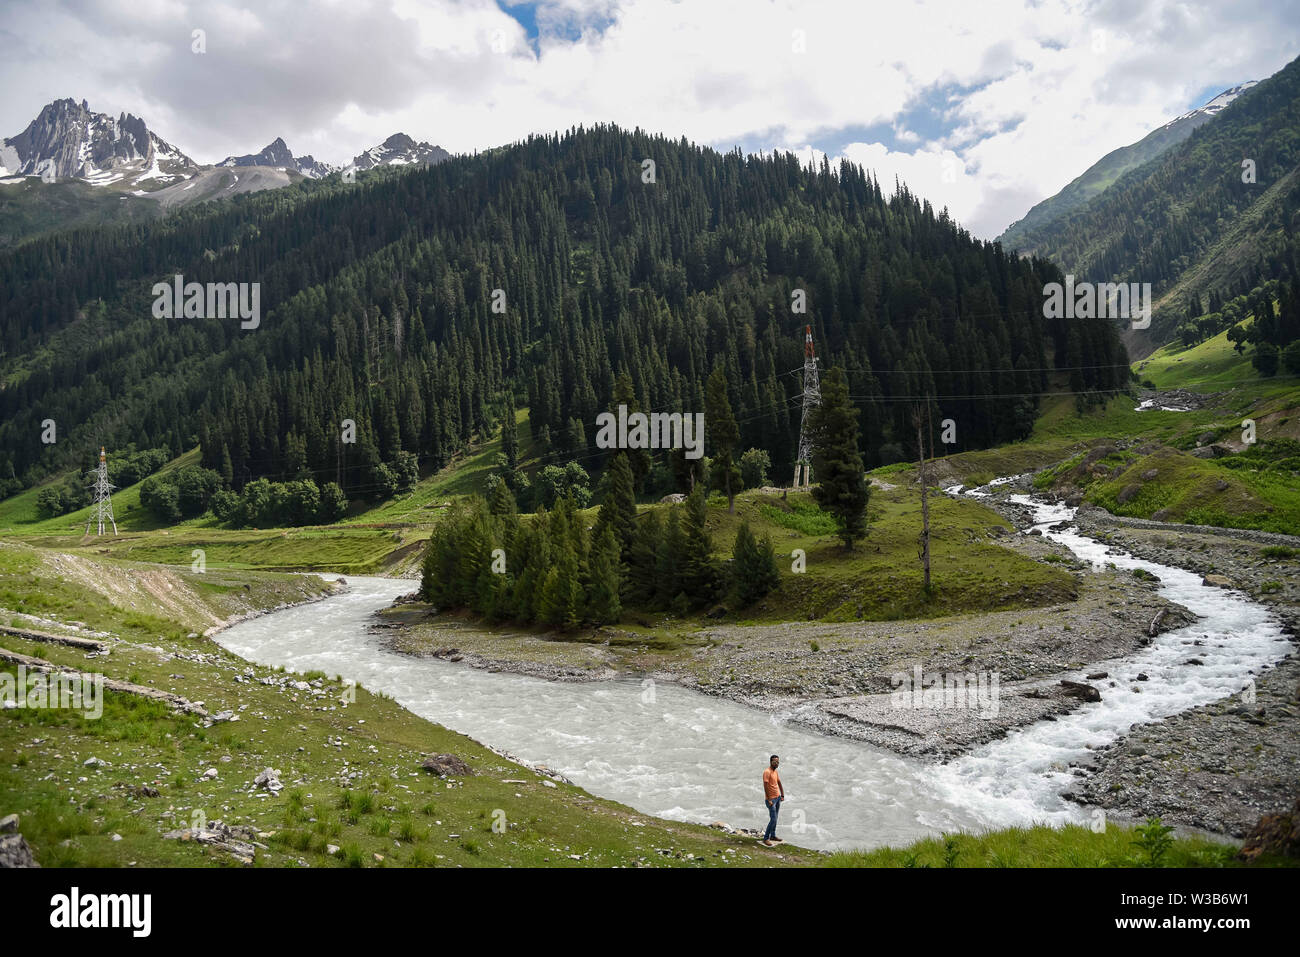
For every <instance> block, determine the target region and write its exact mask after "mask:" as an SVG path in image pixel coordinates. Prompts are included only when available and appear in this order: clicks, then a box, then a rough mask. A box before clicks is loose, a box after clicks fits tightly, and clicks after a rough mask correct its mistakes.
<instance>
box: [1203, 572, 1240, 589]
mask: <svg viewBox="0 0 1300 957" xmlns="http://www.w3.org/2000/svg"><path fill="white" fill-rule="evenodd" d="M1201 584H1202V585H1212V586H1214V587H1215V588H1231V587H1233V586H1232V579H1230V578H1228V577H1227V576H1225V575H1206V576H1205V577H1204V578H1202V579H1201Z"/></svg>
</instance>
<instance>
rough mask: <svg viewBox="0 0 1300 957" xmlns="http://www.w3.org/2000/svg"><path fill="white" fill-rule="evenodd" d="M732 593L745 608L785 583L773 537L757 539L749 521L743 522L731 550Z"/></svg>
mask: <svg viewBox="0 0 1300 957" xmlns="http://www.w3.org/2000/svg"><path fill="white" fill-rule="evenodd" d="M731 579H732V581H731V585H732V594H733V595H734V596H735V599H736V601H737V602H738V603H739V605H740V606H741V607H744V606H745V605H749V604H752V603H753V602H756V601H758V599H760V598H762V597H763V596H764V595H766V594H767V593H768V592H770V591H772V589H774V588H776V587H778V586H779V585H780V584H781V573H780V571H779V570H778V569H777V566H776V553H775V551H774V550H773V548H772V542H771V540H770V539H768V538H766V537H764V539H763V541H762V542H758V541H755V539H754V533H753V532H751V531H750V529H749V522H741V523H740V530H739V531H738V532H737V533H736V542H735V544H734V545H733V546H732V549H731Z"/></svg>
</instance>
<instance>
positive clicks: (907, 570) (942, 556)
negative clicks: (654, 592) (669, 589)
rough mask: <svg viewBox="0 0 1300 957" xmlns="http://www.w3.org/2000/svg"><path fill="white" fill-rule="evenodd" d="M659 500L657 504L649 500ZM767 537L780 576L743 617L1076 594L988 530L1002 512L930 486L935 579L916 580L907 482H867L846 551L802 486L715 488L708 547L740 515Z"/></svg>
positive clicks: (911, 493)
mask: <svg viewBox="0 0 1300 957" xmlns="http://www.w3.org/2000/svg"><path fill="white" fill-rule="evenodd" d="M656 507H662V506H656ZM742 521H748V522H749V525H750V529H751V531H753V533H754V534H755V535H756V536H758V537H759V538H762V537H764V536H767V537H769V538H770V539H771V540H772V544H773V546H774V548H775V550H776V552H777V556H778V567H780V569H781V571H782V576H781V585H780V587H779V588H777V590H776V591H774V592H772V593H771V594H769V595H768V596H767V597H766V598H764V599H763V600H762V601H760V602H758V603H757V604H756V605H755V606H751V607H749V608H745V609H741V610H738V612H737V614H738V615H740V616H742V617H743V619H744V620H745V621H748V622H765V621H802V620H810V619H817V620H821V621H852V620H895V619H900V618H932V617H939V616H943V615H951V614H958V613H964V612H972V611H991V610H994V609H1003V608H1015V607H1025V606H1028V605H1035V606H1038V605H1045V604H1051V603H1054V602H1058V601H1063V600H1066V599H1068V598H1070V597H1073V594H1074V579H1073V577H1072V576H1071V575H1070V574H1069V573H1068V572H1066V571H1064V570H1062V569H1058V568H1053V567H1051V566H1050V565H1048V564H1045V563H1042V562H1037V561H1034V560H1032V559H1029V558H1026V557H1025V556H1023V555H1020V554H1018V553H1016V552H1013V551H1010V550H1009V549H1006V548H1003V547H1002V546H1000V545H998V544H996V543H995V542H994V541H993V540H992V538H993V537H994V536H995V535H996V534H997V533H998V532H999V531H1001V532H1006V531H1009V530H1010V528H1009V526H1008V525H1007V524H1006V522H1005V521H1004V520H1003V519H1002V518H1001V517H1000V516H998V515H997V513H995V512H992V511H990V510H989V509H987V508H985V507H984V506H982V505H980V504H979V503H978V502H976V501H974V500H970V499H966V500H959V499H952V498H949V497H948V496H945V495H941V494H933V495H931V496H930V528H931V560H932V564H933V589H932V592H931V594H930V595H929V596H927V595H926V594H925V593H924V592H923V589H922V573H921V566H920V563H919V561H918V560H917V557H916V541H917V536H918V535H919V534H920V531H921V499H920V494H919V492H918V491H916V490H915V489H913V488H910V487H905V486H903V485H899V486H898V487H896V488H893V489H882V488H879V487H877V488H873V489H872V490H871V503H870V506H869V508H868V526H869V527H868V533H867V537H866V539H865V540H863V541H861V542H859V543H858V544H857V545H856V546H855V548H854V550H853V551H852V552H846V551H845V550H844V548H843V546H842V544H841V543H840V541H839V539H838V537H837V536H836V534H835V530H834V523H833V521H831V519H830V516H829V515H828V514H826V513H824V512H822V511H821V510H820V509H819V508H818V507H817V505H816V504H815V503H814V502H813V501H812V497H811V495H809V494H808V493H805V492H799V493H793V492H792V493H789V495H788V496H787V498H786V499H784V500H783V499H782V498H781V497H780V496H779V495H762V494H760V493H758V492H745V493H742V494H741V495H740V496H739V497H738V498H737V500H736V514H735V515H729V514H728V513H727V508H726V501H725V499H723V498H722V497H721V496H714V497H713V498H712V499H710V502H709V510H708V527H709V530H710V532H711V534H712V535H713V543H714V552H715V554H716V555H718V557H720V558H727V557H729V556H730V554H731V547H732V544H733V542H734V541H735V535H736V532H737V531H738V530H739V527H740V523H741V522H742ZM795 549H802V550H803V551H804V553H805V556H806V571H804V572H803V573H799V574H795V573H792V558H791V555H792V552H793V551H794V550H795Z"/></svg>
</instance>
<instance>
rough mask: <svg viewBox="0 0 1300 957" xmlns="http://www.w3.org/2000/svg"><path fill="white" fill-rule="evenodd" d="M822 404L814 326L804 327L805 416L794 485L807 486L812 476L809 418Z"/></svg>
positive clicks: (801, 427) (800, 423)
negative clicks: (814, 342)
mask: <svg viewBox="0 0 1300 957" xmlns="http://www.w3.org/2000/svg"><path fill="white" fill-rule="evenodd" d="M821 404H822V390H821V384H820V383H819V381H818V378H817V355H816V353H814V352H813V340H812V326H804V327H803V418H802V419H801V420H800V422H799V453H798V455H796V456H795V460H794V487H795V488H799V487H800V481H799V479H800V473H801V472H802V474H803V483H802V487H803V488H807V487H808V484H809V482H810V481H811V476H812V435H811V433H809V431H808V428H809V423H808V419H809V417H810V416H811V415H812V410H813V409H815V408H817V406H819V405H821Z"/></svg>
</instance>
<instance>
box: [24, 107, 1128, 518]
mask: <svg viewBox="0 0 1300 957" xmlns="http://www.w3.org/2000/svg"><path fill="white" fill-rule="evenodd" d="M646 160H652V161H653V164H654V165H653V176H651V175H650V174H649V172H647V169H648V168H647V166H646V164H645V162H644V161H646ZM359 179H360V181H359V182H358V183H357V184H355V185H349V184H344V183H341V182H340V181H339V180H338V178H337V177H334V178H332V179H329V180H325V181H321V182H311V181H308V182H304V183H303V184H300V185H298V186H294V187H288V188H285V189H282V190H276V191H272V192H269V193H261V194H254V195H249V196H241V197H237V198H235V199H233V200H231V201H226V202H222V203H219V204H205V205H201V206H196V207H192V208H189V209H185V210H181V211H178V212H176V213H173V214H171V215H169V216H168V217H167V218H166V219H164V220H161V221H158V222H155V223H150V224H145V225H134V226H124V227H114V228H98V229H89V230H81V231H76V232H69V233H64V234H59V235H55V236H52V237H48V238H43V239H39V240H35V241H32V242H28V243H25V244H23V245H21V246H19V247H17V248H14V249H11V250H9V251H6V252H4V253H3V254H0V311H2V313H3V325H2V328H0V332H2V334H3V356H2V357H0V374H2V376H3V379H2V381H3V382H4V387H3V388H2V389H0V484H3V486H4V487H3V489H2V491H3V492H5V493H6V494H8V493H12V492H13V491H16V490H17V489H18V488H21V487H25V486H29V485H31V484H33V483H35V482H37V481H39V480H40V479H41V478H42V477H43V476H45V475H47V474H49V473H51V472H54V471H58V470H62V469H70V468H88V467H89V466H90V465H92V464H93V458H94V453H95V452H96V451H97V449H98V446H99V445H101V444H103V445H107V446H108V447H109V449H110V451H111V450H112V449H114V448H115V447H120V446H122V447H124V446H126V445H127V444H128V443H134V444H135V446H136V447H139V448H153V447H162V448H167V449H170V450H171V452H172V453H179V452H180V451H181V450H182V449H184V448H187V447H190V446H191V445H192V444H193V443H194V442H196V441H197V442H198V443H199V444H200V445H201V447H202V464H203V466H204V467H206V468H208V469H211V470H213V471H214V472H215V473H216V474H217V476H219V479H220V483H221V485H223V486H225V487H228V488H229V489H230V490H232V491H234V492H240V491H241V490H243V489H244V487H245V486H246V485H248V484H249V483H250V482H252V481H253V480H255V479H269V480H271V481H276V482H291V481H301V480H306V479H313V480H315V481H316V482H317V483H319V484H320V485H322V486H323V485H324V484H325V483H328V482H336V483H337V484H338V485H339V486H340V487H341V488H342V490H343V491H344V493H345V494H346V495H347V497H348V498H357V497H373V496H382V495H385V494H390V493H391V492H393V491H394V490H396V489H397V488H398V487H399V486H400V485H402V482H401V481H399V480H398V479H397V478H396V476H398V475H399V474H408V475H409V473H410V468H411V466H410V456H411V455H414V456H415V458H416V460H417V462H418V465H419V467H420V468H421V469H422V470H428V469H430V468H435V467H439V466H442V465H444V464H445V463H447V462H448V461H449V460H450V459H451V458H452V457H453V456H454V455H456V454H457V453H458V452H460V451H462V450H464V449H465V448H466V447H467V445H468V444H469V443H471V441H473V440H475V439H476V438H478V437H483V436H486V435H488V434H490V433H492V432H493V430H495V429H496V428H497V427H498V426H499V424H500V423H501V421H502V419H503V418H505V417H507V416H508V415H509V414H512V412H513V409H514V407H516V406H524V405H526V406H527V407H528V410H529V420H530V425H531V432H530V434H529V436H528V437H529V438H531V439H532V440H534V445H533V446H532V448H533V450H534V451H537V450H540V451H542V453H543V454H544V459H543V462H544V463H547V462H549V463H556V464H560V465H563V464H566V463H568V462H571V461H574V460H577V461H580V462H581V463H582V464H583V466H584V467H585V468H586V469H588V470H589V471H593V472H596V471H600V470H601V469H602V467H603V465H604V461H605V455H606V453H605V452H603V451H601V450H598V449H596V448H595V426H594V423H595V417H596V415H597V414H598V413H599V412H601V411H604V410H605V409H607V408H609V407H610V406H611V405H612V404H613V402H614V400H615V396H616V395H618V396H620V397H621V398H623V399H627V400H630V401H631V403H632V404H634V405H636V406H637V407H639V408H641V409H644V410H668V411H677V410H680V411H691V412H693V411H703V410H704V408H705V383H706V380H707V379H708V377H709V375H710V373H711V372H712V371H713V370H715V369H721V370H722V371H723V373H724V375H725V380H726V389H727V392H728V396H727V397H728V399H729V402H730V407H731V410H732V411H733V412H734V415H735V419H736V422H737V425H738V428H739V442H738V444H737V445H736V448H737V451H739V450H740V449H746V448H750V447H754V448H758V449H762V450H765V451H766V452H767V453H768V454H769V456H770V460H771V462H772V463H773V471H774V473H775V474H774V476H773V477H774V478H775V479H776V480H777V481H787V480H788V477H787V476H786V474H785V473H786V472H787V470H788V469H789V467H790V465H791V464H792V463H793V458H794V452H795V448H794V446H795V443H796V439H797V435H796V433H797V430H798V427H799V401H800V396H801V379H800V374H801V369H802V365H803V335H802V333H803V328H804V325H805V324H806V323H807V324H810V325H811V326H812V329H813V334H814V337H815V341H816V344H817V349H818V352H819V355H820V356H821V357H823V360H824V363H825V365H826V366H827V367H829V366H830V365H832V364H836V365H839V366H841V367H843V368H844V369H845V371H846V375H847V381H848V384H849V393H850V395H851V397H852V399H853V401H854V403H855V404H856V405H857V407H858V408H859V410H860V415H861V420H860V427H861V436H862V437H861V448H862V457H863V460H864V463H865V465H866V466H867V467H872V466H875V465H880V464H883V463H887V462H890V461H895V460H900V459H904V458H911V457H912V455H913V451H914V449H915V444H916V438H915V432H914V431H913V430H912V429H911V427H910V422H911V412H912V409H913V407H914V406H915V405H916V403H917V402H918V401H924V400H927V399H929V400H930V401H932V403H933V410H932V411H933V412H934V415H933V416H932V417H931V418H932V421H933V423H934V427H935V430H936V433H937V432H938V429H939V422H940V421H941V420H942V419H944V418H951V419H954V420H955V421H956V423H957V437H958V445H957V446H955V447H954V448H959V449H965V448H976V447H982V446H988V445H992V444H996V443H1001V442H1005V441H1007V440H1011V439H1015V438H1017V437H1020V436H1023V435H1025V434H1026V433H1027V432H1028V431H1029V429H1030V427H1031V425H1032V423H1033V420H1034V417H1035V414H1036V411H1037V405H1038V401H1039V397H1040V396H1041V395H1042V393H1044V392H1045V391H1059V390H1062V389H1065V388H1067V387H1068V388H1069V389H1070V391H1073V392H1076V393H1079V394H1080V395H1081V398H1082V399H1084V400H1086V398H1087V397H1088V396H1090V395H1094V394H1099V393H1102V392H1105V391H1107V390H1114V389H1116V388H1122V387H1124V386H1125V384H1126V383H1127V380H1128V369H1127V357H1126V355H1125V352H1124V349H1123V347H1122V346H1121V345H1120V343H1119V341H1118V338H1117V335H1116V331H1115V329H1114V328H1113V327H1112V326H1111V325H1110V324H1109V323H1107V322H1104V321H1100V320H1098V321H1089V320H1070V319H1061V320H1049V319H1045V318H1043V315H1042V301H1043V286H1044V284H1045V283H1047V282H1053V281H1060V280H1061V278H1062V277H1061V273H1060V271H1059V270H1058V269H1057V268H1056V267H1055V266H1054V265H1052V264H1051V263H1050V262H1048V261H1046V260H1040V259H1020V258H1017V257H1015V256H1013V255H1008V254H1007V253H1005V252H1004V251H1003V250H1002V249H1001V247H999V246H998V245H996V244H992V243H986V242H981V241H978V240H975V239H973V238H972V237H971V236H970V235H969V234H968V233H967V232H966V231H965V230H963V229H961V228H960V227H959V226H958V225H957V224H956V223H955V222H953V221H952V220H951V218H950V217H949V216H948V215H947V212H946V210H945V211H941V212H937V211H935V210H934V209H932V208H931V207H930V205H929V204H928V203H927V202H925V201H924V200H922V199H920V198H918V197H916V196H914V195H913V194H912V193H911V192H910V191H909V190H908V189H907V188H906V187H905V186H898V185H897V184H896V188H895V190H894V191H893V192H892V193H891V194H888V195H887V194H886V192H885V191H884V190H882V188H881V186H880V184H879V183H878V182H877V181H876V180H875V179H874V178H873V177H872V176H871V175H870V174H869V173H868V172H866V171H864V170H862V169H860V168H858V167H855V166H852V165H849V164H847V163H846V164H842V165H840V166H839V167H838V168H834V169H833V168H832V167H831V166H829V165H828V164H827V163H825V162H823V163H822V164H821V166H820V167H819V168H807V167H804V166H801V165H800V163H799V162H798V161H797V159H796V158H795V157H793V156H791V155H776V156H769V157H760V156H743V155H742V154H741V153H740V152H739V151H736V152H732V153H727V154H721V153H718V152H716V151H713V150H710V149H706V148H701V147H697V146H694V145H692V144H690V143H687V142H686V141H685V140H682V141H673V140H669V139H665V138H662V137H651V136H648V135H645V134H642V133H640V132H627V131H623V130H619V129H617V128H612V127H597V128H594V129H575V130H571V131H569V132H567V133H565V134H562V135H555V136H540V137H535V138H532V139H529V140H527V141H526V142H522V143H518V144H515V145H512V146H509V147H505V148H501V149H498V150H493V151H490V152H488V153H484V154H479V155H475V156H465V157H458V158H456V159H453V160H451V161H448V162H445V163H442V164H440V165H438V166H435V167H432V168H428V169H419V170H410V171H400V172H399V171H380V172H377V173H376V174H374V175H370V176H366V175H363V176H362V177H360V178H359ZM647 180H650V181H647ZM175 274H181V275H183V276H184V278H185V281H186V282H195V281H196V282H200V283H209V282H216V283H227V282H259V283H260V284H261V312H262V314H261V319H260V324H259V325H258V326H257V328H255V329H248V330H244V329H241V328H240V323H239V321H238V320H237V319H215V318H208V319H193V318H191V319H157V318H154V316H153V313H152V308H151V307H152V302H153V292H152V287H153V284H154V283H155V282H158V281H170V279H171V277H172V276H173V275H175ZM800 290H801V291H802V292H799V291H800ZM801 300H802V301H806V312H803V311H797V309H796V307H797V306H798V304H799V303H800V301H801ZM1054 370H1055V371H1056V372H1057V373H1058V375H1056V376H1055V377H1053V375H1052V373H1053V371H1054ZM47 419H52V420H54V421H55V423H56V424H57V427H58V440H57V441H56V442H55V443H53V444H46V443H43V442H42V440H41V438H42V422H43V421H44V420H47ZM345 420H351V421H352V422H353V423H354V424H355V443H354V444H349V443H347V442H345V441H344V440H343V437H344V434H345ZM936 438H937V436H936ZM512 444H513V441H512ZM936 444H937V442H936ZM940 447H942V446H940ZM679 472H680V470H679ZM643 476H644V470H643V469H641V470H639V471H638V475H637V480H638V482H640V481H641V480H642V478H643ZM686 484H689V483H686ZM227 504H229V502H227Z"/></svg>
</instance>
